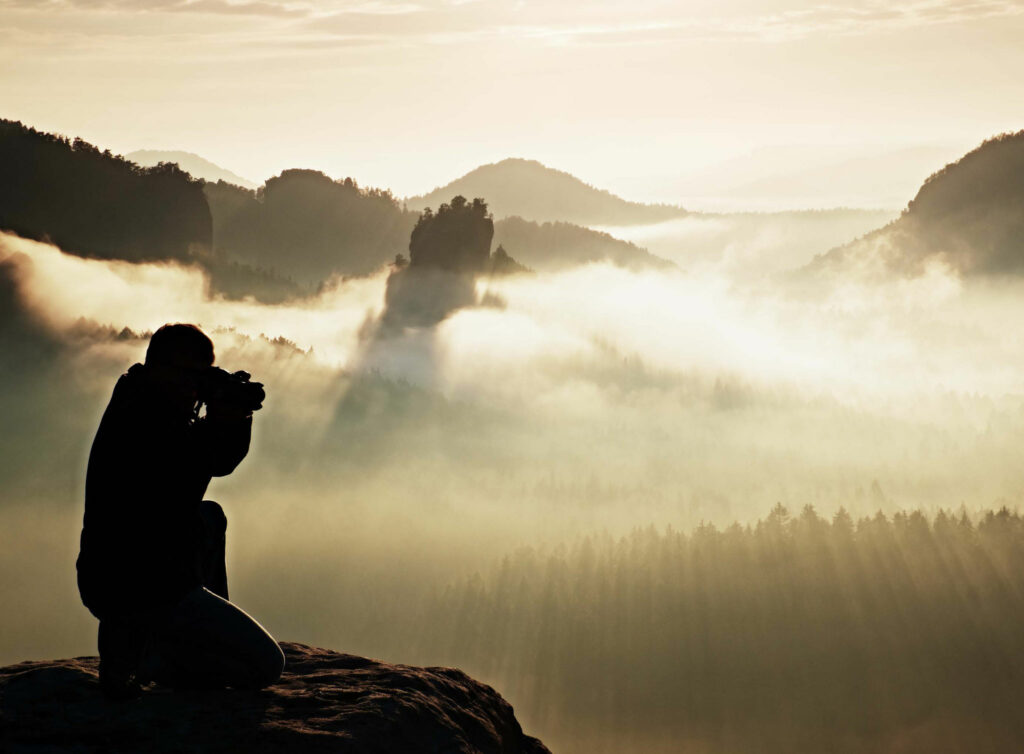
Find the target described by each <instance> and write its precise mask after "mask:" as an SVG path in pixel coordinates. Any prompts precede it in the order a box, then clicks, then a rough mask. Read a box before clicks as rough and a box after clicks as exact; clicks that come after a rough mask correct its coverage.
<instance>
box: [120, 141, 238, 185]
mask: <svg viewBox="0 0 1024 754" xmlns="http://www.w3.org/2000/svg"><path fill="white" fill-rule="evenodd" d="M125 157H126V158H127V159H129V160H131V161H132V162H135V163H138V164H139V165H141V166H142V167H150V166H153V165H158V164H160V163H161V162H173V163H176V164H177V165H178V167H179V168H181V169H182V170H184V171H185V172H186V173H188V174H189V175H191V176H192V177H193V178H202V179H203V180H204V181H210V182H212V183H216V182H217V181H227V182H228V183H233V184H235V185H236V186H242V187H243V188H249V189H254V188H256V184H255V183H253V182H252V181H250V180H248V179H246V178H243V177H242V176H240V175H238V174H237V173H232V172H231V171H230V170H226V169H224V168H222V167H221V166H220V165H215V164H214V163H212V162H210V161H209V160H206V159H203V158H202V157H200V156H199V155H197V154H192V152H180V151H176V150H164V149H140V150H138V151H136V152H129V153H128V154H126V155H125Z"/></svg>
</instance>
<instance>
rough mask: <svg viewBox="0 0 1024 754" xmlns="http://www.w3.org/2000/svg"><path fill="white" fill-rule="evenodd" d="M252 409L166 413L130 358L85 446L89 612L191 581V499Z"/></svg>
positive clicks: (183, 588) (226, 461)
mask: <svg viewBox="0 0 1024 754" xmlns="http://www.w3.org/2000/svg"><path fill="white" fill-rule="evenodd" d="M251 431H252V417H246V418H238V419H227V418H221V419H216V420H214V419H207V418H203V419H198V420H195V421H192V420H189V419H188V418H187V417H182V416H181V415H180V414H174V413H172V412H171V410H170V409H169V408H168V406H167V403H166V401H164V400H162V398H161V395H160V393H159V391H157V390H156V389H155V388H154V386H153V385H152V384H151V383H150V380H149V377H148V373H147V371H146V368H145V367H144V366H143V365H141V364H135V365H134V366H132V367H131V369H129V370H128V372H127V374H124V375H122V376H121V378H120V379H119V380H118V381H117V385H116V386H115V387H114V394H113V396H112V397H111V399H110V403H109V404H108V405H107V410H106V411H105V412H104V414H103V419H102V421H101V422H100V426H99V429H98V430H97V432H96V439H95V440H94V441H93V444H92V451H91V453H90V454H89V469H88V473H87V476H86V482H85V521H84V525H83V527H82V540H81V551H80V553H79V556H78V564H77V565H78V589H79V592H80V593H81V595H82V602H84V603H85V606H86V607H88V608H89V610H91V611H92V613H93V614H94V615H96V616H97V617H99V618H105V617H110V616H115V615H123V614H127V613H134V612H140V611H145V610H150V609H153V608H158V607H164V606H170V605H173V604H174V603H176V602H177V601H178V600H180V599H181V598H182V597H183V596H184V595H185V594H186V593H187V592H188V591H189V590H191V589H193V588H195V587H196V586H199V585H200V583H201V576H200V570H199V562H200V561H199V555H200V550H199V547H200V541H201V522H200V518H199V504H200V503H201V502H202V499H203V495H204V494H205V493H206V488H207V486H208V485H209V484H210V478H211V477H215V476H224V475H226V474H230V473H231V472H232V471H234V469H235V467H236V466H237V465H238V464H239V462H240V461H241V460H242V459H243V458H244V457H245V454H246V453H247V452H248V451H249V439H250V434H251Z"/></svg>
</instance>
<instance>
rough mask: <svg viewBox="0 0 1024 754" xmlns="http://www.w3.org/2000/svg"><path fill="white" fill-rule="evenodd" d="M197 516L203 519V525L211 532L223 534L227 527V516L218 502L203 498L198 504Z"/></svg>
mask: <svg viewBox="0 0 1024 754" xmlns="http://www.w3.org/2000/svg"><path fill="white" fill-rule="evenodd" d="M199 516H200V518H202V520H203V527H204V528H205V529H206V530H207V531H208V532H210V533H211V534H223V533H224V532H226V531H227V529H228V517H227V515H226V514H225V513H224V509H223V508H221V507H220V503H216V502H214V501H213V500H204V501H203V502H201V503H200V504H199Z"/></svg>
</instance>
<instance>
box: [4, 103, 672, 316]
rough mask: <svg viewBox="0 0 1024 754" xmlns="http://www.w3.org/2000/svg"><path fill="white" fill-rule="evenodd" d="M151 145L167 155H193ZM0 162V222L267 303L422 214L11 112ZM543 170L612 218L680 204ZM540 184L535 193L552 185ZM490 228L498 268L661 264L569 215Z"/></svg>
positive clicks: (339, 266)
mask: <svg viewBox="0 0 1024 754" xmlns="http://www.w3.org/2000/svg"><path fill="white" fill-rule="evenodd" d="M134 154H135V155H136V156H137V157H138V156H139V153H134ZM148 154H149V155H150V157H151V158H153V159H159V158H162V157H170V156H172V155H173V154H185V153H148ZM520 162H522V161H520ZM186 164H187V163H186ZM0 169H2V170H3V176H2V178H3V180H2V182H0V230H9V231H13V232H14V233H16V234H18V235H20V236H23V237H25V238H30V239H35V240H44V241H50V242H52V243H54V244H55V245H57V246H59V247H60V248H61V249H62V250H64V251H65V252H68V253H72V254H77V255H80V256H85V257H95V258H100V259H119V260H126V261H131V262H158V261H174V262H178V263H181V264H187V265H199V266H202V267H203V268H204V269H205V270H206V271H207V273H208V275H209V280H210V288H211V293H213V294H215V295H221V296H227V297H230V298H243V297H246V296H253V297H255V298H257V299H258V300H260V301H264V302H267V303H276V302H280V301H284V300H287V299H290V298H295V297H297V296H301V295H305V294H308V293H310V292H312V291H315V290H316V289H317V288H318V287H319V286H320V285H321V284H322V283H323V282H324V281H325V280H327V279H328V278H330V277H331V276H334V275H341V276H358V275H366V274H371V273H373V272H376V271H378V270H380V269H382V268H384V267H385V266H387V265H388V264H390V263H391V262H392V261H393V260H394V259H395V258H396V257H397V256H399V255H404V254H407V253H409V252H410V235H411V234H412V233H413V229H414V228H415V227H417V222H418V221H419V219H420V212H418V211H413V210H410V209H408V208H407V207H405V206H403V205H401V204H400V203H399V202H398V200H396V199H395V197H394V196H392V194H391V192H390V191H387V190H384V189H376V188H364V187H360V186H359V185H358V184H357V183H356V182H355V181H354V180H353V179H352V178H345V179H343V180H334V179H332V178H330V177H328V176H326V175H324V174H323V173H321V172H318V171H315V170H286V171H284V172H283V173H281V174H280V175H278V176H276V177H274V178H271V179H270V180H268V181H267V182H266V183H265V184H264V185H263V186H261V187H260V188H258V189H256V190H252V189H247V188H245V187H243V186H239V185H236V184H233V183H230V182H228V181H226V180H218V181H216V182H212V181H204V180H202V179H199V178H195V177H193V176H192V175H190V174H189V173H186V172H184V171H183V170H182V169H181V167H179V164H178V163H170V162H163V163H160V164H159V165H158V166H156V167H141V166H139V165H137V164H136V163H134V162H132V161H130V160H128V159H126V158H124V157H120V156H117V155H114V154H111V152H110V151H109V150H106V151H101V150H100V149H99V148H97V147H95V146H93V145H91V144H88V143H86V142H84V141H82V140H81V139H74V140H71V139H68V138H65V137H63V136H58V135H53V134H45V133H41V132H38V131H35V130H34V129H31V128H29V127H27V126H23V125H22V124H21V123H16V122H13V121H0ZM541 172H542V174H543V175H547V176H548V177H550V175H549V174H551V175H555V176H563V177H564V178H565V179H567V180H568V181H569V182H570V183H572V184H574V185H576V186H577V188H578V187H581V186H582V187H583V194H585V195H588V196H590V198H591V199H592V200H594V201H592V202H591V204H590V205H589V206H590V208H591V210H592V211H593V212H595V213H597V212H599V211H600V206H601V202H605V204H606V205H607V207H608V208H609V210H608V211H609V213H610V214H608V215H605V216H604V217H603V220H604V222H606V223H614V222H615V217H616V212H621V211H624V210H623V208H627V209H629V212H631V213H632V215H631V216H636V217H638V216H639V215H637V214H636V213H640V214H643V213H644V212H654V213H655V214H657V213H658V212H673V213H678V212H681V210H678V209H676V208H665V207H663V208H651V207H645V205H634V204H632V203H629V202H624V201H623V200H621V199H618V198H617V197H613V196H612V195H611V194H608V193H607V192H600V191H597V190H596V189H591V188H589V187H586V186H585V185H584V184H582V183H580V182H579V181H576V179H574V178H572V177H571V176H568V175H567V174H560V173H557V171H549V170H547V169H546V168H543V167H541ZM542 184H543V185H541V186H540V187H539V189H538V191H537V192H534V193H536V194H538V196H539V195H540V194H542V193H543V191H547V190H548V189H547V188H545V186H550V182H547V183H545V182H544V181H542ZM578 193H579V192H577V194H578ZM470 196H481V197H485V195H484V194H470ZM595 197H596V199H595ZM485 198H486V197H485ZM563 198H564V197H561V196H556V197H553V198H552V201H555V205H554V207H553V208H552V210H551V212H550V213H549V214H552V215H556V216H557V214H558V211H559V210H558V206H559V204H558V202H560V201H561V200H562V199H563ZM450 199H451V197H450V196H448V197H445V201H443V202H438V203H437V204H436V205H435V206H440V205H441V204H443V203H445V202H447V201H448V200H450ZM598 200H599V201H598ZM630 208H631V209H630ZM594 217H597V215H594ZM495 231H496V234H497V238H496V241H497V243H499V244H503V245H504V246H503V250H502V251H503V253H502V255H496V256H491V255H490V249H489V248H488V249H487V250H486V254H485V256H484V257H482V259H483V260H484V262H483V263H482V264H483V265H484V266H485V267H487V270H486V271H487V272H489V273H490V274H506V273H510V272H517V271H522V270H523V266H524V265H525V266H527V267H530V268H533V269H536V270H550V269H560V268H564V267H567V266H571V265H575V264H584V263H587V262H593V261H601V260H608V261H611V262H613V263H615V264H619V265H622V266H626V267H630V268H634V269H635V268H640V267H648V266H654V267H659V266H664V265H665V264H667V263H666V262H664V260H661V259H659V258H657V257H654V256H652V255H650V254H648V253H647V252H646V251H645V250H643V249H641V248H639V247H637V246H635V245H633V244H630V243H626V242H623V241H620V240H618V239H615V238H613V237H612V236H610V235H608V234H606V233H598V232H595V231H592V230H589V229H587V228H583V227H579V226H576V225H571V224H569V223H566V222H557V223H544V224H543V225H538V224H535V223H533V222H529V221H525V220H522V219H519V218H518V217H515V218H508V219H505V220H501V221H499V222H497V223H495ZM431 232H433V231H431ZM414 245H415V239H414ZM414 255H415V254H414ZM481 271H483V268H481Z"/></svg>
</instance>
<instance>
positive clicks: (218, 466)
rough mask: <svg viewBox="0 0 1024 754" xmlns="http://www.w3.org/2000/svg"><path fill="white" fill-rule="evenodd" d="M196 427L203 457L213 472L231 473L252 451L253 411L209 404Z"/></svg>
mask: <svg viewBox="0 0 1024 754" xmlns="http://www.w3.org/2000/svg"><path fill="white" fill-rule="evenodd" d="M192 430H193V432H194V438H195V442H196V446H195V447H196V452H197V454H198V457H199V460H200V462H201V463H202V464H203V466H204V467H205V468H206V470H207V472H208V473H209V474H210V476H227V475H228V474H230V473H231V472H232V471H234V470H235V468H236V467H237V466H238V464H239V463H241V462H242V459H243V458H245V456H246V454H247V453H248V452H249V441H250V439H251V437H252V414H240V413H237V412H232V411H227V410H223V409H221V410H218V409H216V408H214V407H213V406H207V415H206V416H205V417H203V418H202V419H199V420H197V421H196V423H195V425H193V428H192Z"/></svg>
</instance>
